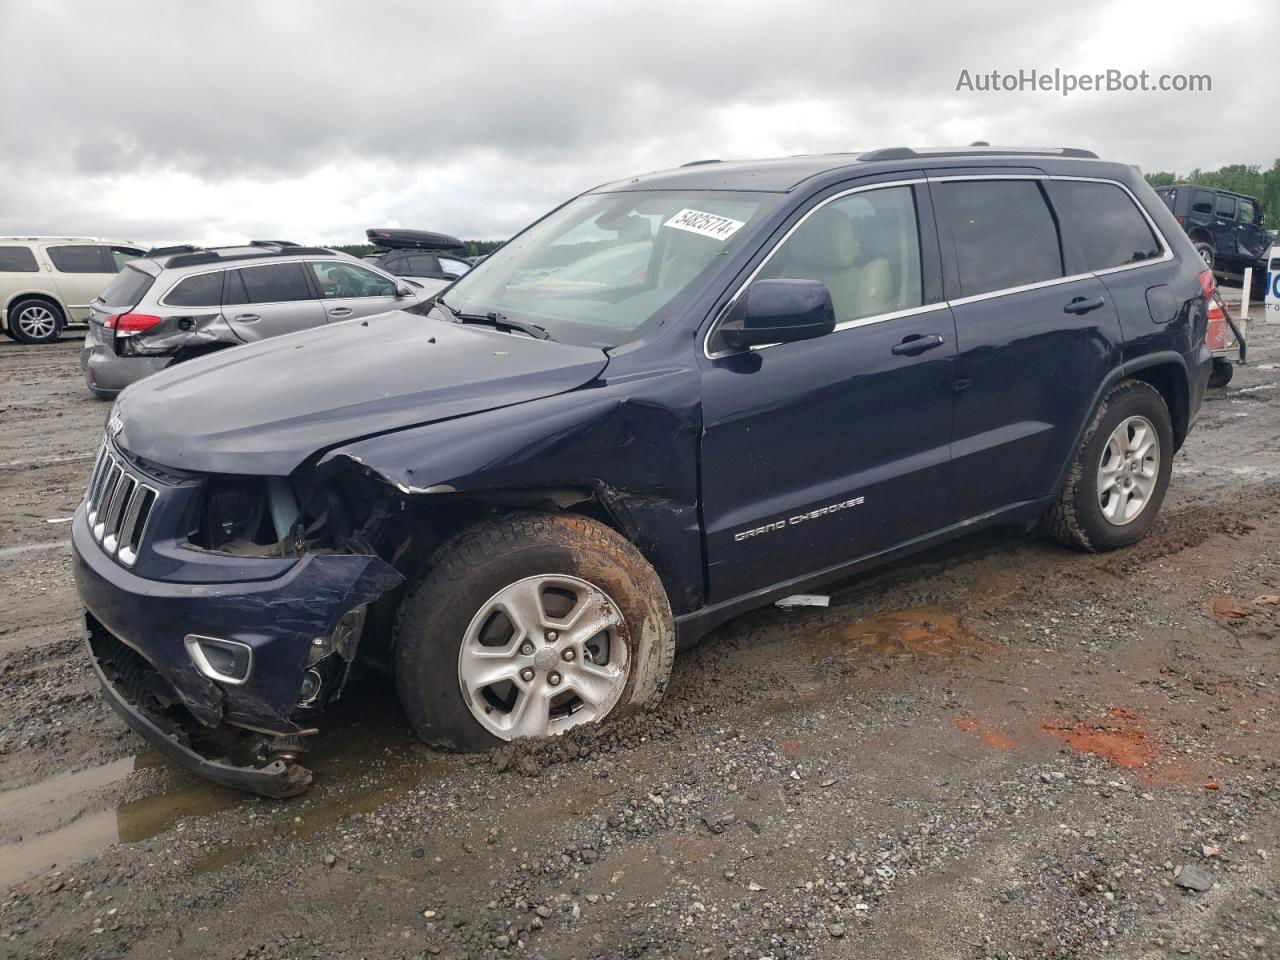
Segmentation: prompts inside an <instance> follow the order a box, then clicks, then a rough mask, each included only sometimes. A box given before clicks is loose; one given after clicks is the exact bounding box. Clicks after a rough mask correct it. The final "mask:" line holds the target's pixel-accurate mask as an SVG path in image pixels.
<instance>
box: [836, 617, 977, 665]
mask: <svg viewBox="0 0 1280 960" xmlns="http://www.w3.org/2000/svg"><path fill="white" fill-rule="evenodd" d="M820 643H821V645H822V649H823V651H824V654H825V655H827V656H830V655H832V654H841V655H843V654H847V653H859V652H866V653H873V654H879V655H881V656H887V657H895V656H902V655H904V654H914V655H916V656H922V657H989V656H992V655H994V654H995V653H996V652H997V651H998V650H999V647H997V645H996V644H994V643H991V642H989V641H987V640H983V639H982V638H981V637H979V636H978V635H977V634H976V633H974V632H973V631H972V630H970V629H969V628H968V627H966V626H965V625H964V624H963V623H962V622H961V620H960V618H959V617H958V616H956V615H955V614H952V613H942V612H940V611H937V610H928V609H923V608H918V609H911V610H892V611H890V612H888V613H882V614H880V615H879V616H877V617H871V618H870V619H868V620H859V621H857V622H856V623H851V624H848V625H846V626H842V627H839V628H837V629H836V630H835V631H833V632H831V633H829V634H827V635H826V636H824V637H822V638H821V641H820Z"/></svg>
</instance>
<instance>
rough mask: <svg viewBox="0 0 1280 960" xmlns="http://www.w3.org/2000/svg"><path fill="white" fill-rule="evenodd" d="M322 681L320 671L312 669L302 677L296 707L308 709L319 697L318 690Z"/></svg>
mask: <svg viewBox="0 0 1280 960" xmlns="http://www.w3.org/2000/svg"><path fill="white" fill-rule="evenodd" d="M323 684H324V681H323V680H321V679H320V671H319V670H317V669H316V668H315V667H312V668H311V669H310V670H308V671H307V672H306V673H305V674H303V676H302V690H301V691H300V692H299V694H298V706H300V707H309V706H311V705H312V704H313V703H315V702H316V698H317V697H318V696H320V688H321V686H323Z"/></svg>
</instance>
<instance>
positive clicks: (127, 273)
mask: <svg viewBox="0 0 1280 960" xmlns="http://www.w3.org/2000/svg"><path fill="white" fill-rule="evenodd" d="M154 282H155V280H154V279H153V278H152V277H151V276H149V275H148V274H145V273H143V272H142V271H141V270H135V269H133V267H125V268H124V269H123V270H121V271H120V272H119V273H117V274H116V276H115V279H114V280H112V281H111V282H110V283H109V284H107V289H105V290H103V291H102V302H103V303H105V304H106V305H107V306H109V307H125V308H128V309H131V308H133V307H135V306H137V305H138V302H139V301H140V300H142V298H143V297H145V296H146V295H147V291H148V290H150V289H151V284H153V283H154Z"/></svg>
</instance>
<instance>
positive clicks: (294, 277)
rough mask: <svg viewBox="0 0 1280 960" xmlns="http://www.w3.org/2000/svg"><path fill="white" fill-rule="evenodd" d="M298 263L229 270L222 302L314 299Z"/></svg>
mask: <svg viewBox="0 0 1280 960" xmlns="http://www.w3.org/2000/svg"><path fill="white" fill-rule="evenodd" d="M314 299H315V296H314V294H312V292H311V287H310V285H308V283H307V274H306V271H305V268H304V267H303V265H302V264H301V263H273V264H270V265H268V266H263V267H242V268H241V269H239V270H234V271H231V273H230V275H229V276H228V283H227V299H226V301H225V302H226V303H291V302H294V301H298V300H314Z"/></svg>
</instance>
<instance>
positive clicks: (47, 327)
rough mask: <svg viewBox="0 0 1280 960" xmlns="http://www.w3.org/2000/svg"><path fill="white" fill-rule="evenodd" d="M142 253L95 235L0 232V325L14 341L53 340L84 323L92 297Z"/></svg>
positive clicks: (130, 246) (133, 246) (38, 341)
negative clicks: (70, 326) (1, 234)
mask: <svg viewBox="0 0 1280 960" xmlns="http://www.w3.org/2000/svg"><path fill="white" fill-rule="evenodd" d="M143 253H144V251H143V250H142V248H140V247H138V246H137V245H136V244H131V243H111V242H110V241H107V240H103V239H101V238H100V237H0V327H3V329H4V332H5V333H7V334H8V335H9V336H11V337H13V339H15V340H17V341H18V342H20V343H53V342H54V341H55V340H57V339H58V337H59V335H60V334H61V333H62V330H63V328H64V327H66V326H67V325H68V324H72V323H88V321H89V304H90V302H92V300H93V298H94V297H96V296H97V295H98V294H100V293H101V292H102V291H103V290H104V289H106V286H107V284H108V283H110V282H111V281H112V279H114V277H115V275H116V274H117V273H119V272H120V268H121V267H122V266H123V265H124V264H125V262H126V261H129V260H133V259H134V258H136V257H140V256H142V254H143Z"/></svg>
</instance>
